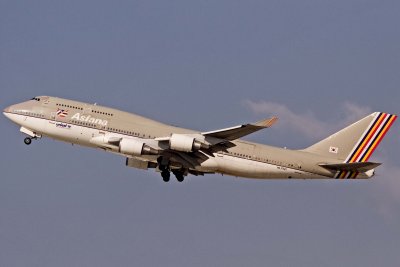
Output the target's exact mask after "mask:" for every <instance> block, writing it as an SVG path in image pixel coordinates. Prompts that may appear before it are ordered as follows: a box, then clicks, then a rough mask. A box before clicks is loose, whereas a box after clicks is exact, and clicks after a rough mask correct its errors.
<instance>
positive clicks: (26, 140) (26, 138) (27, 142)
mask: <svg viewBox="0 0 400 267" xmlns="http://www.w3.org/2000/svg"><path fill="white" fill-rule="evenodd" d="M24 143H25V145H30V144H31V143H32V138H30V137H25V139H24Z"/></svg>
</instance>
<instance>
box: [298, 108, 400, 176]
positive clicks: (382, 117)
mask: <svg viewBox="0 0 400 267" xmlns="http://www.w3.org/2000/svg"><path fill="white" fill-rule="evenodd" d="M396 118H397V116H396V115H392V114H388V113H384V112H375V113H372V114H371V115H369V116H367V117H365V118H363V119H361V120H360V121H358V122H356V123H354V124H352V125H350V126H348V127H347V128H344V129H343V130H341V131H339V132H337V133H335V134H333V135H331V136H329V137H328V138H326V139H324V140H322V141H320V142H318V143H316V144H315V145H312V146H311V147H309V148H307V149H306V150H305V151H308V152H311V153H316V154H319V155H322V156H325V157H327V158H333V159H336V160H340V161H341V162H342V163H339V164H320V166H322V167H324V168H327V169H330V170H334V171H336V175H335V178H337V179H349V178H357V176H358V175H359V174H360V173H365V174H366V175H367V176H372V175H373V169H374V168H375V167H376V166H378V165H380V164H378V163H372V162H368V160H369V158H370V157H371V155H372V153H373V152H374V151H375V149H376V148H377V147H378V145H379V143H380V142H381V141H382V139H383V138H384V137H385V135H386V133H387V132H388V131H389V129H390V127H391V126H392V125H393V123H394V121H395V120H396Z"/></svg>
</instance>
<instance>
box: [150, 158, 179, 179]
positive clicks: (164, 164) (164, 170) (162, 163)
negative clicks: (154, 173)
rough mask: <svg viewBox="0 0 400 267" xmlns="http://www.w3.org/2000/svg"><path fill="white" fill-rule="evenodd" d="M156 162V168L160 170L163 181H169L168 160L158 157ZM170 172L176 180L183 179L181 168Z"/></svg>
mask: <svg viewBox="0 0 400 267" xmlns="http://www.w3.org/2000/svg"><path fill="white" fill-rule="evenodd" d="M157 163H158V169H159V170H160V171H161V177H162V178H163V181H164V182H169V179H170V177H171V172H170V167H169V161H168V159H166V158H163V157H159V158H158V159H157ZM172 173H173V174H174V175H175V177H176V180H177V181H178V182H183V180H184V179H185V177H184V176H185V174H184V171H182V170H173V171H172Z"/></svg>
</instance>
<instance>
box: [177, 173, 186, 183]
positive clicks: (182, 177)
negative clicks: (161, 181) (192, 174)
mask: <svg viewBox="0 0 400 267" xmlns="http://www.w3.org/2000/svg"><path fill="white" fill-rule="evenodd" d="M175 177H176V180H178V182H183V180H185V177H184V176H183V173H175Z"/></svg>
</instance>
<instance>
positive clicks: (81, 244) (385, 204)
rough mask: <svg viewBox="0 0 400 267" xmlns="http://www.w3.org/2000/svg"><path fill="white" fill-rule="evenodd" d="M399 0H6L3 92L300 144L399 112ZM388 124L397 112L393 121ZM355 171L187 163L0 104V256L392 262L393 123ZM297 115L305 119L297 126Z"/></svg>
mask: <svg viewBox="0 0 400 267" xmlns="http://www.w3.org/2000/svg"><path fill="white" fill-rule="evenodd" d="M399 12H400V4H399V2H398V1H386V0H381V1H362V0H357V1H356V0H338V1H325V0H323V1H321V0H305V1H285V0H283V1H282V0H279V1H278V0H276V1H274V0H273V1H227V0H225V1H102V0H100V1H99V0H96V1H94V0H88V1H82V0H80V1H14V0H13V1H8V0H3V1H1V2H0V53H1V54H0V88H1V91H0V92H1V97H0V106H1V107H2V108H4V107H6V106H8V105H10V104H13V103H16V102H22V101H24V100H26V99H29V98H31V97H33V96H36V95H54V96H60V97H65V98H72V99H76V100H81V101H87V102H97V103H99V104H103V105H109V106H112V107H117V108H120V109H123V110H126V111H130V112H136V113H139V114H142V115H145V116H149V117H151V118H154V119H158V120H161V121H164V122H168V123H171V124H174V125H180V126H183V127H190V128H194V129H199V130H213V129H218V128H223V127H228V126H232V125H236V124H239V123H242V122H247V121H256V120H259V119H262V118H264V117H267V116H270V115H278V116H280V118H281V120H280V122H279V124H278V125H276V126H274V127H273V128H271V129H268V130H264V131H262V132H260V133H257V134H254V135H252V136H249V137H248V138H247V139H250V140H253V141H257V142H261V143H267V144H271V145H276V146H287V147H289V148H303V147H306V146H308V145H310V144H312V143H314V142H316V141H318V140H319V139H320V138H322V137H324V136H325V135H328V134H330V133H332V132H334V131H337V130H339V129H340V128H341V127H343V126H344V125H345V124H347V123H349V122H351V121H354V120H357V119H359V118H361V117H362V116H364V115H366V114H367V113H368V112H373V111H385V112H392V113H397V114H398V113H400V112H399V111H400V110H399V100H400V90H399V85H400V52H399V47H400V30H399V24H400V16H399ZM398 124H399V123H398ZM398 124H397V125H394V127H393V128H392V130H391V131H390V132H389V134H388V135H387V137H386V139H385V140H384V141H383V142H382V145H381V146H380V147H379V148H378V151H377V152H376V153H375V154H374V156H373V158H372V160H375V161H383V162H384V165H382V166H381V167H379V169H378V172H377V176H376V177H374V178H373V179H371V180H364V181H358V180H355V181H336V180H334V181H308V180H307V181H298V180H297V181H296V180H290V181H268V180H266V181H259V180H249V179H237V178H233V177H228V176H220V175H208V176H205V177H189V178H187V179H186V180H185V182H184V183H182V184H179V183H177V182H175V181H172V182H170V183H168V184H165V183H164V182H163V181H162V180H161V177H160V175H159V174H158V173H155V172H152V171H148V172H145V171H141V170H135V169H131V168H127V167H125V166H124V159H123V158H122V157H119V156H116V155H112V154H107V153H104V152H101V151H96V150H92V149H87V148H81V147H77V146H71V145H68V144H64V143H59V142H56V141H53V140H50V139H42V140H40V141H37V142H36V141H35V142H34V143H33V144H32V145H31V146H30V147H27V146H25V145H24V144H23V142H22V140H23V135H22V134H21V133H19V132H18V128H17V126H16V125H13V124H12V123H11V122H9V121H7V120H6V118H5V117H3V118H2V119H1V120H0V127H1V131H2V138H1V141H0V142H1V147H2V157H1V159H2V160H1V161H0V168H1V170H2V171H1V175H0V266H40V267H43V266H161V265H162V266H307V267H309V266H363V267H365V266H389V267H390V266H400V254H399V247H400V227H399V225H400V181H399V180H400V166H399V163H398V158H399V153H398V151H399V150H400V142H399V129H400V127H399V125H398ZM305 125H306V127H305Z"/></svg>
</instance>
